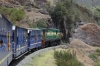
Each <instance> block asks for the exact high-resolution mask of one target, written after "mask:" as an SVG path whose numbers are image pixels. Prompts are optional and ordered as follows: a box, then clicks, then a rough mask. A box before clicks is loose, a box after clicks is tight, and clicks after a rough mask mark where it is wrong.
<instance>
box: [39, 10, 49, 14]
mask: <svg viewBox="0 0 100 66" xmlns="http://www.w3.org/2000/svg"><path fill="white" fill-rule="evenodd" d="M39 12H40V13H42V14H46V15H48V14H49V13H48V11H47V10H46V9H40V10H39Z"/></svg>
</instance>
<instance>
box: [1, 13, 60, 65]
mask: <svg viewBox="0 0 100 66" xmlns="http://www.w3.org/2000/svg"><path fill="white" fill-rule="evenodd" d="M53 31H54V32H53ZM53 31H51V29H50V30H49V31H48V29H45V30H44V29H39V28H21V27H18V26H14V25H13V24H12V23H11V22H10V21H9V20H8V19H6V18H5V16H4V15H2V14H0V66H8V65H9V64H10V62H11V61H12V60H13V59H18V58H20V57H21V56H23V55H24V54H26V53H27V52H29V51H31V50H33V49H34V48H40V47H42V48H43V47H45V44H46V45H47V44H48V46H50V45H53V43H57V42H58V44H60V37H61V36H60V31H59V30H58V29H53ZM53 36H54V37H56V38H54V37H53ZM46 37H47V38H50V39H49V40H46Z"/></svg>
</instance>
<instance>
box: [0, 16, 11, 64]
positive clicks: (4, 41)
mask: <svg viewBox="0 0 100 66" xmlns="http://www.w3.org/2000/svg"><path fill="white" fill-rule="evenodd" d="M11 38H12V24H11V23H10V22H9V21H8V20H7V19H6V18H5V17H4V16H3V15H2V14H0V66H8V65H9V63H10V62H11V61H12V44H11V43H12V39H11Z"/></svg>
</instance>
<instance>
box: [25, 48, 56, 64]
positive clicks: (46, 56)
mask: <svg viewBox="0 0 100 66" xmlns="http://www.w3.org/2000/svg"><path fill="white" fill-rule="evenodd" d="M53 52H54V51H53V50H52V51H51V50H50V51H48V52H44V53H43V54H40V55H38V56H36V57H33V58H32V59H33V60H32V61H31V62H30V63H29V64H27V65H26V66H56V64H55V60H54V57H53V55H54V53H53Z"/></svg>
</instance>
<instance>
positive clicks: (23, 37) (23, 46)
mask: <svg viewBox="0 0 100 66" xmlns="http://www.w3.org/2000/svg"><path fill="white" fill-rule="evenodd" d="M13 28H14V29H13V57H14V58H16V59H17V58H20V57H21V56H22V55H24V54H25V53H26V52H27V49H28V48H27V46H28V45H27V43H28V42H27V38H28V34H27V29H25V28H20V27H17V26H13Z"/></svg>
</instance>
